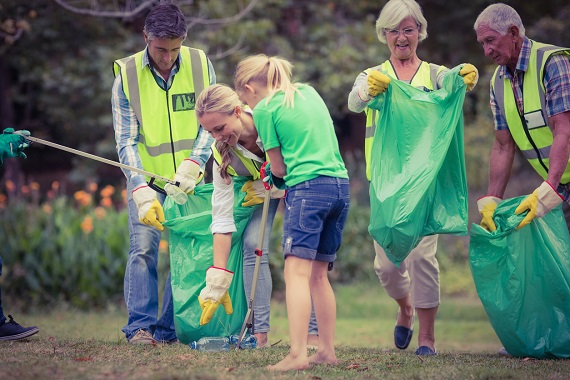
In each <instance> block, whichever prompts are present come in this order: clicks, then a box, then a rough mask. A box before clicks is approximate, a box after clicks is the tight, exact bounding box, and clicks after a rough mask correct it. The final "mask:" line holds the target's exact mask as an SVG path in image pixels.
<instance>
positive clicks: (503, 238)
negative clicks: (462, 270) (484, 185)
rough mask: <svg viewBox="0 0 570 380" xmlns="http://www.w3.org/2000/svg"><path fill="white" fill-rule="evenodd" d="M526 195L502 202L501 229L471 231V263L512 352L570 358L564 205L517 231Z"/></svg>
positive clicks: (569, 262)
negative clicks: (521, 205) (519, 207)
mask: <svg viewBox="0 0 570 380" xmlns="http://www.w3.org/2000/svg"><path fill="white" fill-rule="evenodd" d="M523 199H524V197H517V198H511V199H508V200H504V201H503V202H501V203H500V204H499V206H498V207H497V210H496V211H495V214H494V216H493V219H494V220H495V224H496V225H497V230H496V231H494V232H489V231H487V230H486V229H484V228H483V227H481V226H480V225H478V224H473V225H472V226H471V230H470V234H469V235H470V238H471V239H470V244H469V263H470V266H471V272H472V274H473V279H474V281H475V287H476V288H477V293H478V294H479V297H480V298H481V302H482V303H483V306H484V308H485V311H486V312H487V316H488V317H489V321H490V322H491V325H492V326H493V329H494V330H495V333H496V334H497V336H498V337H499V339H500V340H501V343H502V344H503V345H504V347H505V349H506V350H507V352H509V353H510V354H511V355H514V356H520V357H523V356H530V357H534V358H553V357H556V358H568V357H570V236H569V234H568V229H567V227H566V222H565V220H564V215H563V212H562V209H561V206H558V207H557V208H555V209H554V210H552V211H551V212H549V213H548V214H546V215H545V216H544V217H543V218H541V219H534V220H533V221H532V222H531V223H530V224H529V225H528V226H526V227H523V228H521V229H520V230H518V231H517V230H516V227H517V225H518V224H519V223H520V221H521V220H522V219H523V218H524V215H525V214H522V215H515V209H516V208H517V206H518V205H519V203H520V202H521V201H522V200H523Z"/></svg>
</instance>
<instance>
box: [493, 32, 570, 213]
mask: <svg viewBox="0 0 570 380" xmlns="http://www.w3.org/2000/svg"><path fill="white" fill-rule="evenodd" d="M531 46H532V41H531V40H530V39H528V38H527V37H525V38H524V41H523V44H522V47H521V52H520V54H519V59H518V62H517V65H516V68H515V72H514V73H511V72H510V70H509V69H508V68H507V66H501V67H500V68H499V71H498V72H497V75H499V78H505V77H506V78H508V79H509V81H510V83H511V87H512V89H513V93H514V95H515V101H516V104H517V106H518V108H519V112H520V113H521V114H522V113H523V93H522V88H523V79H524V74H525V72H526V71H527V69H528V63H529V60H530V52H531ZM543 83H544V88H545V96H546V115H547V116H548V117H552V116H554V115H557V114H559V113H562V112H566V111H570V57H568V56H567V55H566V54H556V55H552V56H551V57H550V58H549V59H548V61H547V62H546V65H545V69H544V79H543ZM491 110H492V111H493V117H494V119H495V130H498V131H504V130H506V129H508V126H507V120H506V118H505V116H504V115H503V113H502V112H501V111H500V109H499V107H498V105H497V102H496V100H495V92H494V91H493V87H491ZM556 191H558V193H559V194H560V195H562V197H563V198H564V200H565V201H566V202H569V203H570V184H566V185H561V184H559V185H558V187H557V188H556Z"/></svg>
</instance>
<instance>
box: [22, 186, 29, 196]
mask: <svg viewBox="0 0 570 380" xmlns="http://www.w3.org/2000/svg"><path fill="white" fill-rule="evenodd" d="M22 194H26V195H27V194H30V188H29V187H28V185H24V186H22Z"/></svg>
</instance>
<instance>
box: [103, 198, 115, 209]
mask: <svg viewBox="0 0 570 380" xmlns="http://www.w3.org/2000/svg"><path fill="white" fill-rule="evenodd" d="M100 203H101V206H103V207H107V208H111V207H113V201H112V200H111V198H109V197H103V198H102V199H101V202H100Z"/></svg>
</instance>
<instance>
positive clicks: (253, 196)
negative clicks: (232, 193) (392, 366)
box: [241, 180, 286, 207]
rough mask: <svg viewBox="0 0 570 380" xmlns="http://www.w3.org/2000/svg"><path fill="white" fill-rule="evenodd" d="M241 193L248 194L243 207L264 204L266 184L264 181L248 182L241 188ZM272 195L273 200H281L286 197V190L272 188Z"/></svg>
mask: <svg viewBox="0 0 570 380" xmlns="http://www.w3.org/2000/svg"><path fill="white" fill-rule="evenodd" d="M241 191H243V192H244V193H247V194H246V195H245V198H244V200H243V203H242V204H241V205H242V207H248V206H254V205H258V204H261V203H263V200H264V198H265V191H266V190H265V183H264V182H263V181H262V180H257V181H247V182H246V183H244V184H243V186H242V187H241ZM270 193H271V194H270V197H271V198H272V199H281V198H284V197H285V193H286V190H279V189H278V188H276V187H271V190H270Z"/></svg>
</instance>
